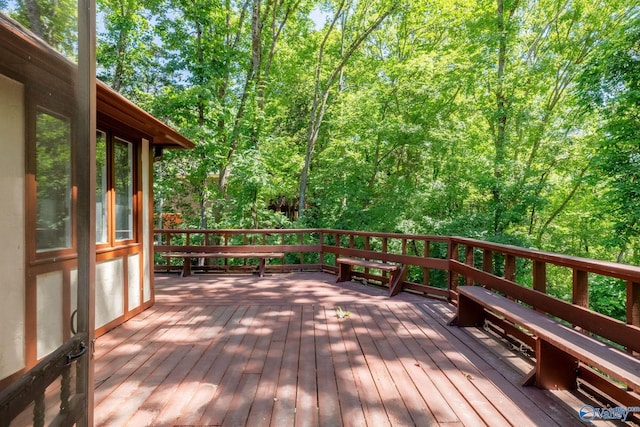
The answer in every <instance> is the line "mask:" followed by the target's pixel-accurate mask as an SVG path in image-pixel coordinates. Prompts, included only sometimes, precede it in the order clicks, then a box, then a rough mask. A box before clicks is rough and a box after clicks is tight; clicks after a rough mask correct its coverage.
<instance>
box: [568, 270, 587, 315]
mask: <svg viewBox="0 0 640 427" xmlns="http://www.w3.org/2000/svg"><path fill="white" fill-rule="evenodd" d="M571 300H572V302H573V303H574V304H575V305H579V306H580V307H584V308H589V273H587V272H586V271H582V270H578V269H573V291H572V296H571Z"/></svg>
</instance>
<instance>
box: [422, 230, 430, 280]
mask: <svg viewBox="0 0 640 427" xmlns="http://www.w3.org/2000/svg"><path fill="white" fill-rule="evenodd" d="M429 246H430V245H429V241H428V240H425V241H424V252H423V254H422V255H423V257H425V258H429V252H430V250H429V249H430V248H429ZM422 284H423V285H425V286H429V269H428V268H427V267H422Z"/></svg>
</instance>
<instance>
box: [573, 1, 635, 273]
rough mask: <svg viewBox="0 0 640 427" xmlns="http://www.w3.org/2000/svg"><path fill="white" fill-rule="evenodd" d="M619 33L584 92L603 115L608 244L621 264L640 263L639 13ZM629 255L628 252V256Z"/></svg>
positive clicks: (594, 64)
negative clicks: (609, 234) (608, 221)
mask: <svg viewBox="0 0 640 427" xmlns="http://www.w3.org/2000/svg"><path fill="white" fill-rule="evenodd" d="M628 14H629V16H630V18H629V19H628V20H625V25H623V26H621V27H620V28H618V29H617V31H616V32H615V33H614V34H612V37H610V38H609V39H607V40H606V42H604V43H603V44H602V45H601V46H600V47H599V50H598V53H597V55H594V56H593V57H592V59H591V61H590V63H589V67H588V68H586V69H585V71H584V73H583V79H582V93H583V95H584V100H585V102H586V103H587V105H588V106H589V107H592V108H594V109H597V110H599V111H600V112H601V116H602V118H603V120H602V122H601V123H602V124H601V126H600V128H599V133H598V145H597V151H596V153H595V155H594V165H595V168H596V170H597V171H598V181H599V182H598V183H597V184H596V185H599V186H601V188H602V195H603V196H604V197H603V198H602V200H600V203H599V206H600V207H601V209H603V210H605V209H606V215H607V217H608V218H609V219H610V221H611V222H612V223H613V231H614V233H613V234H612V237H611V238H610V239H608V242H606V244H608V245H609V246H611V247H613V248H617V249H618V250H619V255H618V260H620V261H621V260H624V259H625V258H627V259H628V260H629V261H631V262H633V263H637V262H639V261H640V244H639V243H638V237H639V236H640V11H639V10H638V9H637V8H635V9H631V10H629V11H628ZM625 254H628V255H627V257H625Z"/></svg>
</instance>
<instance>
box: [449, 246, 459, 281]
mask: <svg viewBox="0 0 640 427" xmlns="http://www.w3.org/2000/svg"><path fill="white" fill-rule="evenodd" d="M448 243H449V244H448V247H447V257H448V258H449V275H448V276H449V278H448V282H447V287H448V288H449V291H455V290H456V288H457V287H458V273H456V272H454V271H453V269H452V268H451V260H455V261H458V243H457V242H454V241H452V240H451V239H449V241H448Z"/></svg>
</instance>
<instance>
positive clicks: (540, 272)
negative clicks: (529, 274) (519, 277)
mask: <svg viewBox="0 0 640 427" xmlns="http://www.w3.org/2000/svg"><path fill="white" fill-rule="evenodd" d="M533 289H535V290H536V291H540V292H542V293H545V294H546V293H547V263H546V262H544V261H538V260H534V261H533Z"/></svg>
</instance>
